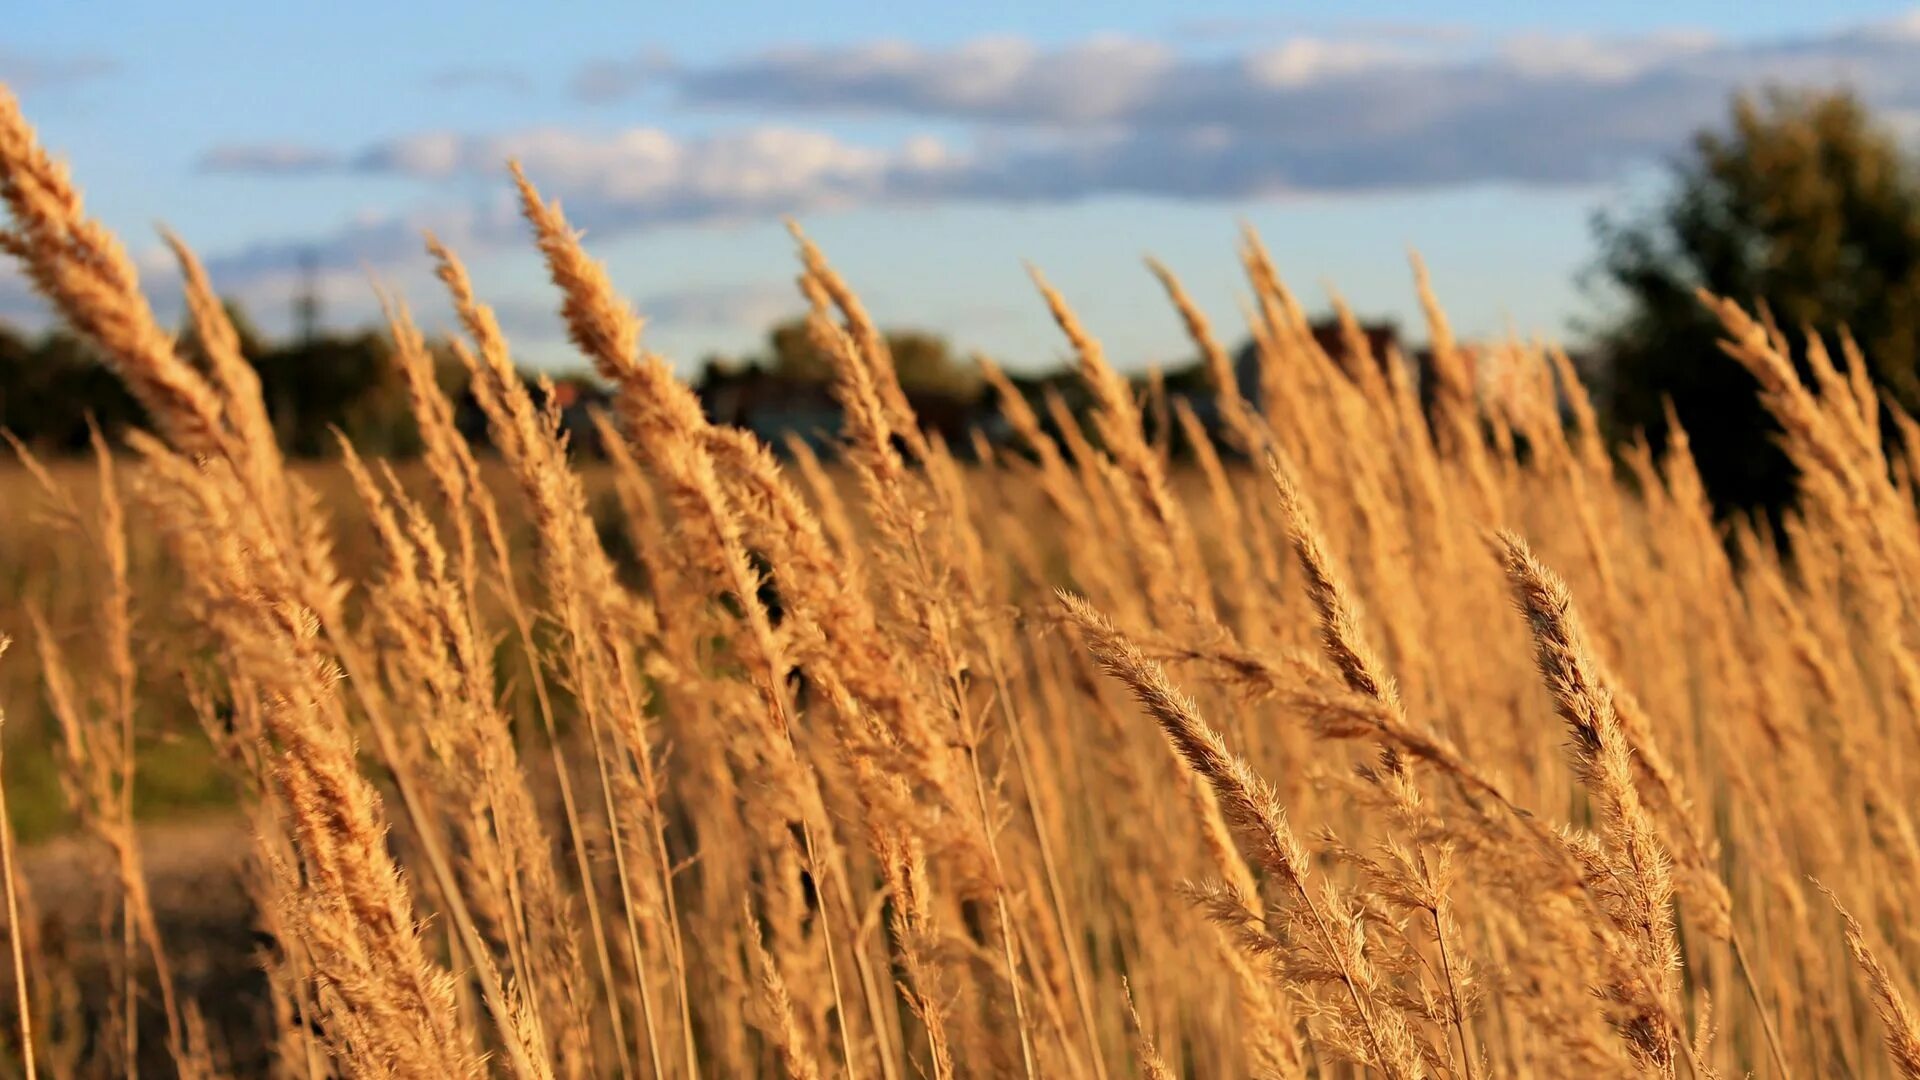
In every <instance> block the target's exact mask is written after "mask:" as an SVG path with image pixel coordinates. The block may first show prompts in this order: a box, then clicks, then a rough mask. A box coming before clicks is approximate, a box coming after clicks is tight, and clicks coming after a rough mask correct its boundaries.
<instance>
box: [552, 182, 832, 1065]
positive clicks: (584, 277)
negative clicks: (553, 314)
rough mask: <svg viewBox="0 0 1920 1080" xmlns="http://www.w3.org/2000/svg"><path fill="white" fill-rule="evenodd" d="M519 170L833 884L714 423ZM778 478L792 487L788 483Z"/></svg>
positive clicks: (781, 655) (779, 657) (593, 351)
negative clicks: (686, 533)
mask: <svg viewBox="0 0 1920 1080" xmlns="http://www.w3.org/2000/svg"><path fill="white" fill-rule="evenodd" d="M514 175H515V180H516V182H517V183H518V185H519V189H520V195H521V203H522V209H523V211H524V213H525V215H526V217H527V219H528V220H529V222H531V223H532V224H533V226H534V229H535V232H536V234H537V235H538V238H539V244H540V248H541V251H542V252H543V253H544V254H545V255H546V258H547V264H548V270H549V273H550V276H551V277H552V279H553V282H554V284H555V286H556V287H558V288H559V289H560V290H561V292H562V293H563V294H564V296H565V301H564V304H563V307H562V314H563V316H564V317H565V319H566V321H567V323H568V327H569V333H570V336H571V338H572V340H573V341H574V343H575V345H576V346H578V347H579V348H580V349H581V350H582V351H583V352H584V353H586V355H587V356H588V357H589V359H591V360H592V361H593V362H594V364H595V366H596V368H597V369H598V370H599V371H600V372H601V374H602V375H603V376H605V377H607V378H609V379H612V380H614V381H615V382H616V383H617V384H618V386H619V388H620V392H619V404H620V410H621V415H622V416H623V418H625V419H626V421H627V423H628V425H629V429H630V432H631V438H633V439H634V440H635V442H636V444H637V445H638V446H640V447H641V448H642V449H643V450H644V451H645V452H646V454H647V458H648V463H649V465H651V466H652V467H653V468H654V469H656V470H657V471H658V472H659V474H660V476H661V478H662V480H663V482H664V484H665V486H666V491H667V494H668V496H669V498H670V499H672V500H673V502H674V504H675V506H676V509H677V510H678V512H679V513H680V515H681V518H682V520H683V522H684V523H686V524H688V525H690V526H692V527H693V528H694V529H695V530H696V531H695V533H694V534H693V537H692V539H691V542H692V544H693V545H694V547H693V549H692V550H694V551H695V552H697V553H698V555H697V563H698V565H701V566H702V567H703V568H704V569H706V570H707V572H708V573H709V574H711V575H712V578H711V580H713V581H714V583H715V584H716V585H718V586H719V587H720V588H721V589H722V590H723V591H724V593H725V594H727V595H730V596H731V597H732V598H733V601H734V604H735V605H736V607H737V609H738V610H739V611H740V613H741V616H742V621H743V623H744V633H742V634H738V635H735V636H734V637H733V638H732V641H731V645H732V647H733V648H734V649H735V650H736V651H737V652H738V654H739V656H740V659H741V661H742V662H743V664H744V665H745V666H746V668H747V670H748V672H749V677H750V678H751V679H752V681H753V684H754V686H755V688H756V690H757V691H758V692H759V694H760V697H761V701H762V705H763V708H762V709H761V710H759V711H757V712H756V713H755V714H754V716H756V717H758V718H762V722H763V723H765V724H767V731H766V734H767V735H768V738H769V742H770V745H772V746H773V747H775V754H776V755H777V756H776V759H775V761H776V763H777V769H778V774H777V775H778V780H777V784H778V786H780V787H781V788H783V789H784V791H785V792H786V793H788V794H790V795H791V796H792V797H793V799H794V802H795V803H797V805H798V806H799V807H800V808H801V811H800V817H799V820H798V825H799V828H800V830H801V833H802V839H803V849H804V853H805V856H806V859H807V862H808V871H809V873H810V874H811V876H812V877H813V879H814V881H815V882H816V883H822V882H824V881H825V880H826V879H827V877H828V876H829V873H830V872H831V871H832V867H831V865H830V864H829V862H828V861H826V859H825V858H823V852H822V847H823V846H824V845H826V844H827V843H828V841H829V840H830V839H831V829H830V827H829V826H827V824H826V822H825V819H824V813H823V812H822V811H821V810H820V809H818V807H819V803H820V799H819V796H818V794H817V791H816V790H815V784H816V781H815V780H814V778H813V775H812V773H811V772H810V770H808V769H807V767H806V766H805V765H804V763H802V762H801V761H800V759H799V756H798V753H797V751H796V749H795V747H794V735H793V724H794V705H793V702H792V700H791V697H790V695H789V692H788V688H787V678H788V674H789V672H790V671H791V670H792V667H793V662H792V659H791V657H790V655H789V648H788V645H787V641H786V638H785V637H784V636H783V635H780V634H777V633H776V632H775V630H774V626H773V622H772V617H771V614H770V612H769V611H768V609H767V607H766V605H765V603H764V602H763V601H762V599H761V595H760V593H761V585H762V575H761V573H760V571H759V570H758V569H757V568H756V567H755V566H754V564H753V561H752V558H751V556H750V553H749V551H748V548H747V545H746V542H745V538H744V529H745V525H744V523H743V521H742V518H741V515H740V513H739V511H738V509H737V508H736V507H735V505H734V504H733V502H732V501H731V499H730V498H729V496H728V493H727V492H726V490H725V489H724V487H723V485H722V483H721V480H720V477H719V474H718V472H717V470H716V468H715V462H714V456H713V453H712V449H713V447H712V445H711V440H710V439H708V438H707V432H708V431H709V425H708V423H707V420H706V418H705V417H704V416H703V415H702V413H701V410H700V404H699V401H698V399H697V398H696V397H695V396H694V395H693V393H692V391H691V390H690V389H688V388H687V387H686V386H685V385H684V384H682V383H680V382H679V381H678V380H677V379H675V378H674V377H673V374H672V372H671V371H670V370H669V369H668V368H667V366H666V364H665V362H664V361H662V360H661V359H660V358H659V357H657V356H647V357H645V358H644V359H642V358H639V357H638V356H636V355H635V353H636V350H637V349H638V342H639V331H640V320H639V318H638V316H636V315H634V314H633V312H632V311H631V309H629V308H628V307H627V305H626V304H625V303H624V302H623V301H621V300H620V299H619V298H618V295H617V294H616V293H614V292H613V290H612V285H611V283H610V282H608V281H607V279H606V275H605V271H604V270H603V269H602V268H601V267H600V265H599V264H598V263H597V262H595V261H594V260H593V259H591V258H590V257H588V256H587V255H586V253H585V252H584V251H583V250H582V249H581V248H580V245H579V242H578V239H577V238H576V237H575V236H574V235H573V234H572V232H571V230H570V229H569V228H568V227H567V223H566V219H565V218H564V217H563V216H562V215H561V213H560V210H559V208H558V206H557V205H553V204H549V203H546V202H544V201H543V200H542V199H541V198H540V196H539V193H538V192H537V191H536V190H535V189H534V187H533V185H532V184H531V183H530V182H529V181H528V180H527V178H526V177H525V175H524V174H523V173H521V172H520V171H519V170H518V168H517V167H516V169H515V173H514ZM777 487H778V488H779V489H780V490H784V485H777ZM829 854H830V853H829ZM832 921H833V920H832V918H831V917H830V916H829V917H827V918H824V919H822V920H821V921H820V923H819V926H820V929H821V932H822V949H823V951H824V952H825V955H826V957H827V966H828V969H829V971H830V972H831V973H833V974H832V979H833V991H834V1000H835V1002H836V1007H835V1016H836V1018H837V1022H838V1023H839V1025H840V1027H841V1030H840V1037H841V1042H842V1045H843V1046H845V1047H846V1048H847V1050H846V1052H847V1053H848V1054H851V1053H852V1044H851V1038H850V1036H849V1034H848V1030H847V1025H848V1023H849V1019H848V1012H849V1010H848V1009H847V1007H846V1005H845V1004H844V999H843V995H842V992H841V988H840V979H839V975H838V967H837V960H836V959H835V956H834V944H833V937H832V933H831V930H830V927H831V923H832ZM684 1019H685V1017H684V1015H683V1020H684ZM689 1070H690V1071H691V1070H692V1063H691V1061H689Z"/></svg>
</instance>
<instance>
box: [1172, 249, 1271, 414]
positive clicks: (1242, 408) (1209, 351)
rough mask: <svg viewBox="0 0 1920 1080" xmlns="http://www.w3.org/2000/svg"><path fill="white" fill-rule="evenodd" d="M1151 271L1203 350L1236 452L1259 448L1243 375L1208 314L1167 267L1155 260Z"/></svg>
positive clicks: (1208, 376)
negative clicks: (1243, 384) (1244, 392)
mask: <svg viewBox="0 0 1920 1080" xmlns="http://www.w3.org/2000/svg"><path fill="white" fill-rule="evenodd" d="M1147 269H1148V270H1151V271H1152V272H1153V276H1154V277H1156V278H1158V279H1159V281H1160V286H1161V287H1162V288H1164V289H1165V290H1166V292H1167V299H1168V300H1170V301H1172V303H1173V306H1174V310H1176V311H1177V312H1179V314H1180V321H1181V323H1183V324H1184V325H1185V326H1186V329H1187V336H1188V337H1190V338H1192V339H1193V343H1194V345H1195V346H1196V347H1198V348H1199V350H1200V360H1201V362H1202V363H1203V364H1205V365H1206V370H1207V378H1208V380H1209V381H1210V382H1212V384H1213V393H1214V400H1215V401H1216V402H1217V403H1218V404H1219V407H1220V413H1221V415H1222V416H1223V417H1225V418H1226V421H1227V426H1228V429H1229V430H1230V431H1232V432H1233V433H1234V435H1235V437H1236V438H1237V439H1238V440H1239V442H1238V444H1237V446H1236V447H1235V448H1236V449H1240V450H1247V449H1251V448H1252V447H1253V446H1255V445H1257V443H1258V440H1257V439H1256V438H1255V437H1254V432H1253V430H1252V428H1251V427H1250V426H1249V416H1248V412H1247V410H1248V408H1249V406H1248V404H1247V400H1246V397H1245V396H1244V395H1242V394H1241V393H1240V379H1239V375H1238V374H1237V373H1236V372H1235V371H1234V367H1233V359H1232V357H1230V356H1228V355H1227V350H1226V349H1225V347H1223V346H1222V345H1221V344H1220V339H1219V338H1217V337H1215V336H1214V333H1213V327H1212V325H1211V324H1210V323H1209V322H1208V321H1207V316H1206V313H1205V312H1203V311H1201V310H1200V305H1198V304H1196V303H1194V300H1193V297H1191V296H1189V295H1188V294H1187V290H1186V287H1185V286H1183V285H1181V284H1180V279H1179V278H1177V277H1175V276H1174V273H1173V271H1172V270H1170V269H1168V268H1167V266H1166V264H1165V263H1162V262H1161V261H1160V260H1158V259H1155V258H1151V257H1150V258H1148V259H1147Z"/></svg>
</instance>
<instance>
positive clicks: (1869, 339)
mask: <svg viewBox="0 0 1920 1080" xmlns="http://www.w3.org/2000/svg"><path fill="white" fill-rule="evenodd" d="M1675 180H1676V182H1675V184H1674V185H1673V188H1672V190H1671V192H1670V194H1669V195H1668V196H1667V198H1666V199H1665V201H1664V202H1662V203H1661V204H1660V205H1659V206H1658V207H1657V208H1656V209H1654V210H1653V211H1652V212H1651V213H1647V214H1644V215H1642V216H1638V217H1633V218H1629V219H1625V220H1621V219H1618V218H1615V217H1609V216H1604V215H1603V216H1601V217H1599V218H1597V219H1596V222H1595V228H1596V232H1597V234H1598V237H1599V240H1600V242H1601V248H1602V253H1601V256H1600V259H1599V262H1598V264H1597V266H1596V268H1595V269H1596V271H1597V273H1598V275H1599V277H1600V278H1601V279H1602V280H1603V281H1604V283H1605V284H1606V285H1607V286H1609V287H1610V288H1611V289H1612V290H1613V291H1614V292H1615V293H1616V294H1617V295H1618V296H1619V297H1621V298H1623V299H1624V301H1625V304H1624V308H1623V310H1622V311H1621V313H1620V315H1619V317H1618V318H1617V319H1616V320H1615V321H1614V322H1613V323H1612V324H1611V325H1609V326H1606V327H1605V328H1604V329H1603V330H1602V331H1601V332H1600V334H1599V335H1598V338H1597V341H1596V344H1597V345H1598V347H1599V349H1598V353H1599V356H1600V357H1601V359H1602V362H1603V363H1604V364H1605V368H1604V369H1603V370H1602V371H1601V372H1599V373H1598V376H1599V379H1600V381H1601V382H1602V384H1603V388H1604V390H1605V392H1606V399H1607V401H1608V403H1609V404H1610V406H1611V409H1610V411H1611V414H1612V423H1613V424H1614V426H1615V429H1616V431H1617V433H1618V434H1620V435H1623V436H1624V435H1626V434H1628V433H1631V432H1632V431H1635V430H1646V431H1647V432H1648V433H1649V435H1650V436H1651V437H1653V438H1654V439H1655V440H1656V442H1658V441H1659V440H1661V438H1662V437H1663V434H1664V432H1663V428H1664V419H1663V412H1664V409H1665V402H1666V401H1668V400H1671V401H1672V403H1673V407H1674V410H1675V412H1676V413H1677V414H1678V416H1679V418H1680V421H1681V423H1682V424H1684V425H1685V426H1686V428H1687V430H1688V432H1689V433H1690V434H1691V435H1692V437H1693V447H1694V452H1695V454H1696V455H1697V456H1698V458H1699V462H1700V470H1701V474H1702V476H1703V479H1704V480H1705V481H1706V484H1707V486H1708V489H1709V491H1710V492H1711V493H1712V495H1713V497H1714V499H1715V501H1716V502H1717V503H1718V504H1719V505H1720V507H1721V509H1722V510H1732V509H1739V508H1776V507H1779V506H1781V505H1782V504H1784V502H1785V500H1786V499H1787V498H1788V497H1789V496H1790V495H1791V491H1792V474H1791V471H1790V469H1789V467H1788V465H1787V462H1786V460H1785V458H1784V457H1783V456H1782V455H1781V454H1780V452H1779V451H1778V449H1777V448H1776V447H1775V446H1774V444H1773V442H1772V434H1773V431H1774V428H1773V426H1772V424H1771V421H1770V420H1769V419H1768V418H1767V416H1766V414H1765V412H1764V410H1763V409H1762V408H1761V407H1760V406H1759V404H1758V402H1757V400H1756V397H1755V392H1754V391H1755V388H1754V385H1753V383H1752V380H1751V379H1749V378H1748V377H1747V375H1746V373H1745V372H1744V371H1742V370H1741V369H1740V367H1739V366H1738V365H1737V364H1735V363H1734V362H1733V361H1731V360H1729V359H1728V358H1727V357H1725V356H1724V355H1722V354H1721V353H1720V351H1719V349H1718V347H1717V345H1716V341H1717V339H1718V329H1717V325H1716V324H1715V322H1714V320H1713V319H1712V318H1711V317H1710V316H1709V315H1708V314H1707V312H1706V311H1705V310H1704V309H1703V308H1702V307H1701V305H1700V303H1699V301H1698V300H1697V299H1696V298H1695V294H1694V293H1695V289H1696V288H1701V287H1704V288H1706V289H1709V290H1711V291H1713V292H1715V293H1718V294H1721V295H1724V296H1727V297H1729V298H1731V299H1734V300H1737V301H1739V302H1741V303H1743V304H1749V305H1751V304H1755V303H1759V304H1762V305H1764V306H1765V309H1766V310H1767V311H1768V312H1770V313H1771V315H1772V316H1773V318H1774V319H1775V320H1777V322H1778V323H1779V325H1780V326H1781V327H1782V329H1784V330H1786V331H1787V332H1788V335H1789V337H1791V338H1792V339H1793V340H1794V341H1795V344H1796V351H1797V348H1798V346H1799V344H1800V343H1801V342H1802V341H1803V340H1804V338H1803V337H1802V334H1803V332H1805V331H1808V330H1811V331H1813V332H1817V333H1820V334H1822V335H1824V336H1825V337H1826V340H1827V342H1828V344H1829V345H1830V346H1831V345H1835V344H1837V340H1838V338H1837V335H1838V332H1839V331H1840V330H1841V328H1842V327H1846V328H1849V329H1851V331H1852V333H1853V334H1854V335H1855V337H1856V338H1857V339H1858V341H1859V343H1860V345H1861V346H1862V348H1864V349H1865V351H1866V354H1867V356H1868V358H1869V367H1870V368H1871V371H1872V375H1873V378H1874V381H1875V382H1876V383H1877V384H1878V385H1879V386H1880V387H1881V388H1882V389H1883V390H1884V391H1885V392H1886V393H1887V394H1888V395H1889V396H1890V397H1891V398H1892V399H1893V400H1895V401H1897V402H1899V403H1900V404H1902V405H1903V406H1905V407H1907V408H1913V407H1914V406H1915V405H1920V379H1916V376H1915V360H1916V353H1915V349H1916V344H1920V181H1916V174H1915V171H1914V167H1913V165H1912V163H1911V162H1909V161H1908V160H1907V159H1906V158H1904V157H1903V156H1902V154H1901V153H1900V151H1899V149H1898V147H1897V146H1896V144H1895V141H1894V138H1893V136H1892V135H1891V134H1890V133H1888V132H1887V131H1885V130H1883V129H1882V128H1880V127H1879V126H1878V125H1877V124H1876V123H1875V122H1874V120H1873V118H1872V117H1871V116H1870V115H1869V113H1868V112H1867V110H1866V109H1865V107H1864V106H1863V105H1862V104H1861V103H1860V101H1859V100H1858V99H1857V98H1856V97H1854V96H1853V95H1852V94H1851V93H1848V92H1839V93H1809V92H1793V91H1785V90H1772V91H1768V92H1766V93H1763V94H1761V95H1758V96H1746V95H1743V96H1741V97H1739V98H1736V99H1735V101H1734V104H1733V109H1732V116H1731V118H1730V123H1729V125H1728V128H1727V129H1726V130H1724V131H1706V132H1702V133H1700V134H1699V135H1697V136H1696V137H1695V139H1694V141H1693V145H1692V149H1691V152H1690V153H1689V154H1688V155H1687V156H1686V157H1685V158H1684V159H1683V160H1681V161H1680V162H1678V163H1677V165H1676V177H1675Z"/></svg>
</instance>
